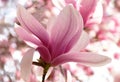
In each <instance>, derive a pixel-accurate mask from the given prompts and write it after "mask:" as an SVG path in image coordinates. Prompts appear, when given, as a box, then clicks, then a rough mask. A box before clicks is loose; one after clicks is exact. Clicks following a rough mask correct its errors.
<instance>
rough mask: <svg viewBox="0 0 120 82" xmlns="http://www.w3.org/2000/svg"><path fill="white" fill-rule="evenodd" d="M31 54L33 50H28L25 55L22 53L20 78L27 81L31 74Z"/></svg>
mask: <svg viewBox="0 0 120 82" xmlns="http://www.w3.org/2000/svg"><path fill="white" fill-rule="evenodd" d="M33 52H34V49H29V50H28V51H27V52H26V53H24V56H23V58H22V61H21V65H20V66H21V77H22V78H23V79H24V80H25V81H27V80H28V78H29V75H30V72H31V66H32V59H33Z"/></svg>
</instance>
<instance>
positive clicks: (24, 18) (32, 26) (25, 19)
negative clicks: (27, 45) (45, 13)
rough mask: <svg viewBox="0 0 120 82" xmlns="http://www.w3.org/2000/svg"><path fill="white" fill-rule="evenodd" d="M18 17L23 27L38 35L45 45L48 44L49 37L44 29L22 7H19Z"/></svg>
mask: <svg viewBox="0 0 120 82" xmlns="http://www.w3.org/2000/svg"><path fill="white" fill-rule="evenodd" d="M17 16H18V20H19V22H20V24H21V25H22V27H24V28H25V29H26V30H27V31H29V32H31V33H33V34H34V35H36V36H37V37H38V38H39V39H40V40H41V41H42V42H43V43H44V44H45V45H47V44H48V42H49V36H48V33H47V32H46V30H45V29H44V27H43V26H42V25H41V24H40V23H39V22H38V21H37V20H36V19H35V18H34V17H33V16H32V15H31V14H29V13H28V12H27V11H26V10H25V9H24V8H23V7H22V6H21V5H18V11H17Z"/></svg>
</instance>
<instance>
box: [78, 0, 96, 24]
mask: <svg viewBox="0 0 120 82" xmlns="http://www.w3.org/2000/svg"><path fill="white" fill-rule="evenodd" d="M96 5H97V0H82V2H81V8H80V13H81V15H82V17H83V20H84V24H86V22H87V20H88V18H89V16H90V15H91V13H93V12H94V10H95V7H96Z"/></svg>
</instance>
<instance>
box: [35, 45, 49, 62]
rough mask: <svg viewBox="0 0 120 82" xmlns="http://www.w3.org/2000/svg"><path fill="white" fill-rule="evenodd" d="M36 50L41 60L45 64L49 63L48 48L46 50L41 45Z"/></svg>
mask: <svg viewBox="0 0 120 82" xmlns="http://www.w3.org/2000/svg"><path fill="white" fill-rule="evenodd" d="M37 50H38V51H39V53H40V56H41V58H42V59H43V60H44V61H45V62H46V63H50V61H51V55H50V52H49V50H48V48H46V47H45V46H42V45H41V46H39V47H38V48H37Z"/></svg>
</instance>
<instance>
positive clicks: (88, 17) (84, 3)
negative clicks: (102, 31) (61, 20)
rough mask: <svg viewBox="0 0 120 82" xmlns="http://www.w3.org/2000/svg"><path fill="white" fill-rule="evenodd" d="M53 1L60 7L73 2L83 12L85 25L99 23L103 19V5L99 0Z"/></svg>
mask: <svg viewBox="0 0 120 82" xmlns="http://www.w3.org/2000/svg"><path fill="white" fill-rule="evenodd" d="M52 2H53V4H54V5H55V6H56V7H59V9H61V8H60V6H61V4H62V6H64V5H67V4H72V5H73V6H74V7H75V8H76V9H77V10H78V11H79V13H80V14H81V16H82V18H83V22H84V25H85V27H89V26H91V25H92V24H99V23H101V21H102V17H103V7H102V3H101V2H100V1H98V0H52ZM58 5H60V6H58ZM62 6H61V7H62Z"/></svg>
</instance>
